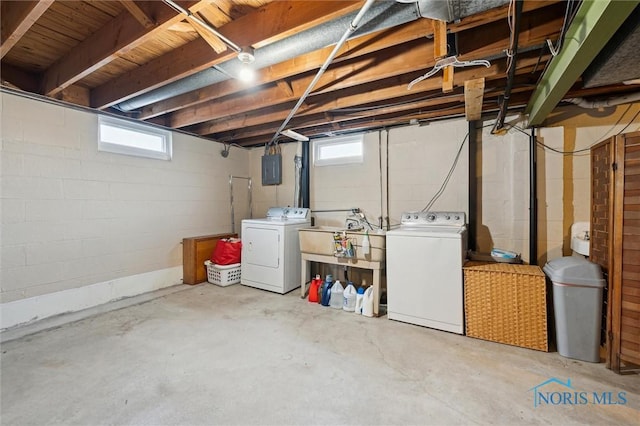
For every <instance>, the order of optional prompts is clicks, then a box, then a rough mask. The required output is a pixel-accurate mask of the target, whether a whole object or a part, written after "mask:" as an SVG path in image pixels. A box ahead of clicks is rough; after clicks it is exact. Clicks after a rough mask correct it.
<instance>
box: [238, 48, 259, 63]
mask: <svg viewBox="0 0 640 426" xmlns="http://www.w3.org/2000/svg"><path fill="white" fill-rule="evenodd" d="M238 59H239V60H240V62H242V63H243V64H250V63H252V62H253V61H255V60H256V57H255V56H253V48H252V47H251V46H248V47H243V48H242V50H240V52H239V53H238Z"/></svg>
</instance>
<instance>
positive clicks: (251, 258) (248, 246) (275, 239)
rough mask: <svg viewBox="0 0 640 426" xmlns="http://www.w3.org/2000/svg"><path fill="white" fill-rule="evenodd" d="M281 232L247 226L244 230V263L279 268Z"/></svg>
mask: <svg viewBox="0 0 640 426" xmlns="http://www.w3.org/2000/svg"><path fill="white" fill-rule="evenodd" d="M279 253H280V232H278V231H277V230H275V229H265V228H258V227H254V226H247V227H245V228H244V229H243V241H242V262H243V263H244V262H246V263H248V264H252V265H257V266H263V267H266V268H277V267H278V265H279Z"/></svg>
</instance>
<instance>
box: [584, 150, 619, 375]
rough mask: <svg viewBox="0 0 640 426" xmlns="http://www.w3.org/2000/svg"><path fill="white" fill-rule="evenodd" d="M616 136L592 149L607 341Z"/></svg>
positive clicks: (595, 249)
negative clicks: (614, 141) (614, 140)
mask: <svg viewBox="0 0 640 426" xmlns="http://www.w3.org/2000/svg"><path fill="white" fill-rule="evenodd" d="M613 158H614V143H613V139H607V140H605V141H604V142H601V143H599V144H598V145H596V146H594V147H593V148H592V149H591V225H590V228H591V229H590V235H591V237H590V239H591V244H590V250H589V251H590V253H589V259H590V260H591V261H592V262H594V263H597V264H598V265H600V266H601V267H602V271H603V273H604V276H605V279H606V282H607V285H606V286H605V288H604V293H603V307H602V315H603V320H602V331H603V336H601V337H602V338H601V341H603V342H605V343H606V346H607V349H608V348H609V347H610V343H607V341H608V338H607V335H608V334H609V333H608V331H609V330H611V312H610V307H611V305H610V304H609V296H608V295H609V288H610V275H609V266H610V265H609V259H610V258H611V251H612V248H613V247H612V244H611V242H610V238H611V235H612V233H611V229H612V228H613V218H614V217H613V215H612V214H611V211H612V208H613V201H614V198H613V197H614V191H613V189H614V187H613V185H612V182H613V179H614V172H613V167H612V165H613V162H614V160H613ZM606 360H607V367H610V365H609V360H610V356H609V353H608V351H607V357H606Z"/></svg>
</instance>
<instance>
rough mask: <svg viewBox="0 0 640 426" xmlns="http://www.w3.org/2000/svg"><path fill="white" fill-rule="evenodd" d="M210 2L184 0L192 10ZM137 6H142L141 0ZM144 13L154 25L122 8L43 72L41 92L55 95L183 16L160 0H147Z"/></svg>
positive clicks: (184, 5)
mask: <svg viewBox="0 0 640 426" xmlns="http://www.w3.org/2000/svg"><path fill="white" fill-rule="evenodd" d="M207 4H208V0H202V1H193V0H189V1H183V2H181V5H182V6H183V7H186V8H189V9H190V10H191V11H197V10H199V8H201V7H205V6H206V5H207ZM136 6H138V7H140V8H142V7H143V6H142V3H140V4H139V5H138V4H136ZM144 13H145V14H146V15H147V16H149V17H150V18H149V19H153V20H154V21H155V25H154V26H152V27H148V28H145V27H142V26H141V25H140V24H139V22H138V20H137V19H136V18H135V17H134V16H133V15H132V14H131V13H129V12H128V11H124V12H122V13H121V14H119V15H118V16H116V17H115V18H114V19H112V20H111V21H110V22H108V23H107V24H106V25H105V26H103V27H102V28H100V29H99V30H98V31H96V32H95V33H93V34H92V35H91V36H89V37H88V38H87V39H85V40H84V41H83V42H82V43H80V44H79V45H78V46H77V47H75V48H74V49H73V50H71V51H70V52H69V53H68V54H66V55H65V56H63V57H62V58H60V59H59V60H58V61H56V62H55V63H54V64H53V65H51V66H50V67H49V68H48V69H47V70H46V72H45V73H44V76H43V79H42V85H41V90H40V92H41V93H43V94H45V95H48V96H53V95H55V94H56V93H58V92H60V91H61V90H62V89H64V88H65V87H68V86H70V85H71V84H73V83H75V82H76V81H78V80H80V79H82V78H84V77H86V76H87V75H89V74H91V73H93V72H94V71H96V70H98V69H99V68H101V67H103V66H105V65H106V64H108V63H110V62H111V61H113V60H114V59H116V58H118V57H120V56H121V55H123V54H125V53H127V52H129V51H131V50H133V49H134V48H136V47H138V46H140V45H141V44H142V43H144V42H146V41H148V40H150V39H151V38H154V37H156V36H157V35H158V34H160V33H161V32H162V31H165V30H167V29H168V28H170V27H171V26H172V25H174V24H176V23H178V22H180V21H182V20H183V19H184V16H181V15H178V14H176V11H175V10H173V9H172V8H170V7H169V6H167V5H166V4H164V3H162V2H159V1H158V2H145V3H144Z"/></svg>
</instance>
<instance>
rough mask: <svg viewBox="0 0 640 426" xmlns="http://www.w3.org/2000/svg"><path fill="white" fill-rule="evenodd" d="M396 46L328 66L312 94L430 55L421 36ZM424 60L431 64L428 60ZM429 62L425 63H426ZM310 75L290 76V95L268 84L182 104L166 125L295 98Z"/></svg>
mask: <svg viewBox="0 0 640 426" xmlns="http://www.w3.org/2000/svg"><path fill="white" fill-rule="evenodd" d="M399 50H401V51H400V52H398V49H392V50H389V51H386V52H383V51H379V52H377V54H376V55H375V57H373V56H363V57H360V58H356V59H354V60H352V61H346V62H341V63H339V64H337V65H336V66H334V67H331V68H329V69H328V70H327V71H326V72H325V73H324V74H323V76H322V78H320V80H318V83H317V85H316V87H317V89H316V91H315V92H314V95H317V94H318V93H324V92H329V91H335V90H339V89H341V88H345V87H349V86H354V85H358V84H363V83H369V82H371V81H375V80H381V79H384V78H387V77H391V76H393V75H395V74H404V73H407V72H411V71H416V70H421V69H424V68H425V58H428V57H430V55H431V52H432V50H433V48H432V46H431V42H430V41H426V40H425V41H424V42H423V41H416V42H413V43H411V44H410V45H403V46H401V48H400V49H399ZM428 61H429V62H431V64H430V65H433V61H432V60H430V59H429V60H428ZM429 62H427V65H426V66H429ZM313 79H314V76H313V75H307V76H303V77H298V78H296V79H293V80H291V81H290V85H291V87H292V93H291V95H286V94H283V92H282V90H281V89H279V88H278V87H276V86H271V87H268V88H265V89H263V90H260V91H258V92H255V93H253V92H249V93H248V94H247V95H244V96H234V97H229V98H225V99H221V100H213V101H210V102H208V103H206V104H200V105H197V106H193V107H189V108H183V109H181V110H179V111H176V112H173V113H171V115H170V118H169V125H170V126H171V127H174V128H180V127H186V126H190V125H192V124H196V123H199V122H203V121H208V120H211V119H214V118H217V117H220V116H225V115H233V114H239V113H242V112H245V111H248V110H250V109H256V108H263V107H268V106H271V105H275V104H280V103H283V102H288V101H291V100H296V99H298V98H299V97H300V96H301V95H302V93H304V91H305V90H306V89H307V87H308V86H309V84H310V82H311V80H313ZM309 102H311V103H312V102H313V101H312V100H310V101H309Z"/></svg>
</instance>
